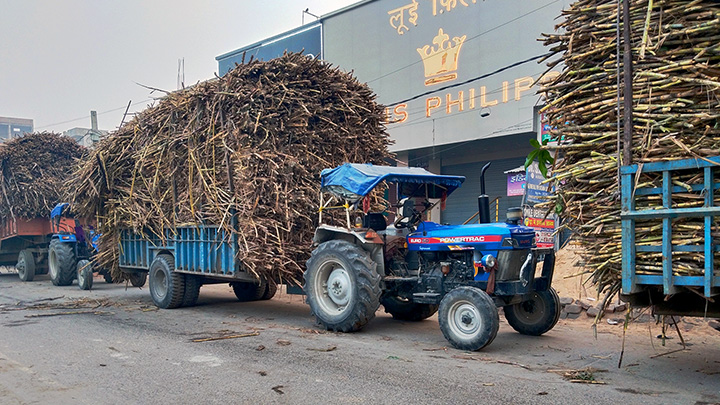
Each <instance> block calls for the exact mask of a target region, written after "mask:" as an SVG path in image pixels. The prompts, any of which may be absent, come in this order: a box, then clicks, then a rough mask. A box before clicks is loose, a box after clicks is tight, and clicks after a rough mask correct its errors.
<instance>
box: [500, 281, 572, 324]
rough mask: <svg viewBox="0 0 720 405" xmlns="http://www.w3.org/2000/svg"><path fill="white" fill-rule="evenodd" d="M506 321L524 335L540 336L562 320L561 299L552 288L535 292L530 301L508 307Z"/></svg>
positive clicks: (506, 308)
mask: <svg viewBox="0 0 720 405" xmlns="http://www.w3.org/2000/svg"><path fill="white" fill-rule="evenodd" d="M505 319H507V321H508V323H509V324H510V326H512V328H513V329H515V330H516V331H518V332H520V333H522V334H523V335H531V336H540V335H542V334H543V333H545V332H547V331H549V330H550V329H552V328H553V326H555V324H556V323H557V321H558V319H560V298H558V295H557V293H556V292H555V290H554V289H552V288H550V289H548V290H547V291H536V292H533V293H532V295H531V297H530V299H529V300H527V301H523V302H520V303H517V304H514V305H508V306H506V307H505Z"/></svg>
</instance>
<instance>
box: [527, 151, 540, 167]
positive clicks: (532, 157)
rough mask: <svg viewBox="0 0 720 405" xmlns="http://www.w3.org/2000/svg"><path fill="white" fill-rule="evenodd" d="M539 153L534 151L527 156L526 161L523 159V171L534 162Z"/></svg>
mask: <svg viewBox="0 0 720 405" xmlns="http://www.w3.org/2000/svg"><path fill="white" fill-rule="evenodd" d="M539 152H540V150H539V149H535V150H533V151H532V152H530V153H529V154H528V156H527V159H525V170H527V168H528V166H530V165H531V164H532V162H534V161H535V158H536V157H537V155H538V153H539Z"/></svg>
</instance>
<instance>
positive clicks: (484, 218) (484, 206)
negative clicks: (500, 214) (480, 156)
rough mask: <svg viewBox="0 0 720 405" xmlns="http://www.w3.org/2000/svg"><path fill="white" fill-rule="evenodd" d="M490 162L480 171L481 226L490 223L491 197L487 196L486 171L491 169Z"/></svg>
mask: <svg viewBox="0 0 720 405" xmlns="http://www.w3.org/2000/svg"><path fill="white" fill-rule="evenodd" d="M490 163H492V162H488V163H487V164H485V166H483V168H482V170H480V195H479V196H478V213H479V216H478V218H479V220H480V223H481V224H487V223H489V222H490V197H488V195H487V194H485V171H486V170H487V169H488V167H490Z"/></svg>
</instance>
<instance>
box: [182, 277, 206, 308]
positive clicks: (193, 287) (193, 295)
mask: <svg viewBox="0 0 720 405" xmlns="http://www.w3.org/2000/svg"><path fill="white" fill-rule="evenodd" d="M201 285H202V279H201V278H200V277H198V276H195V275H193V274H186V275H185V297H184V298H183V302H182V306H184V307H192V306H194V305H195V304H196V303H197V300H198V297H199V296H200V286H201Z"/></svg>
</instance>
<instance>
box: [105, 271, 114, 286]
mask: <svg viewBox="0 0 720 405" xmlns="http://www.w3.org/2000/svg"><path fill="white" fill-rule="evenodd" d="M103 278H104V279H105V282H106V283H108V284H112V282H113V278H112V273H110V270H105V272H104V273H103Z"/></svg>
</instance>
